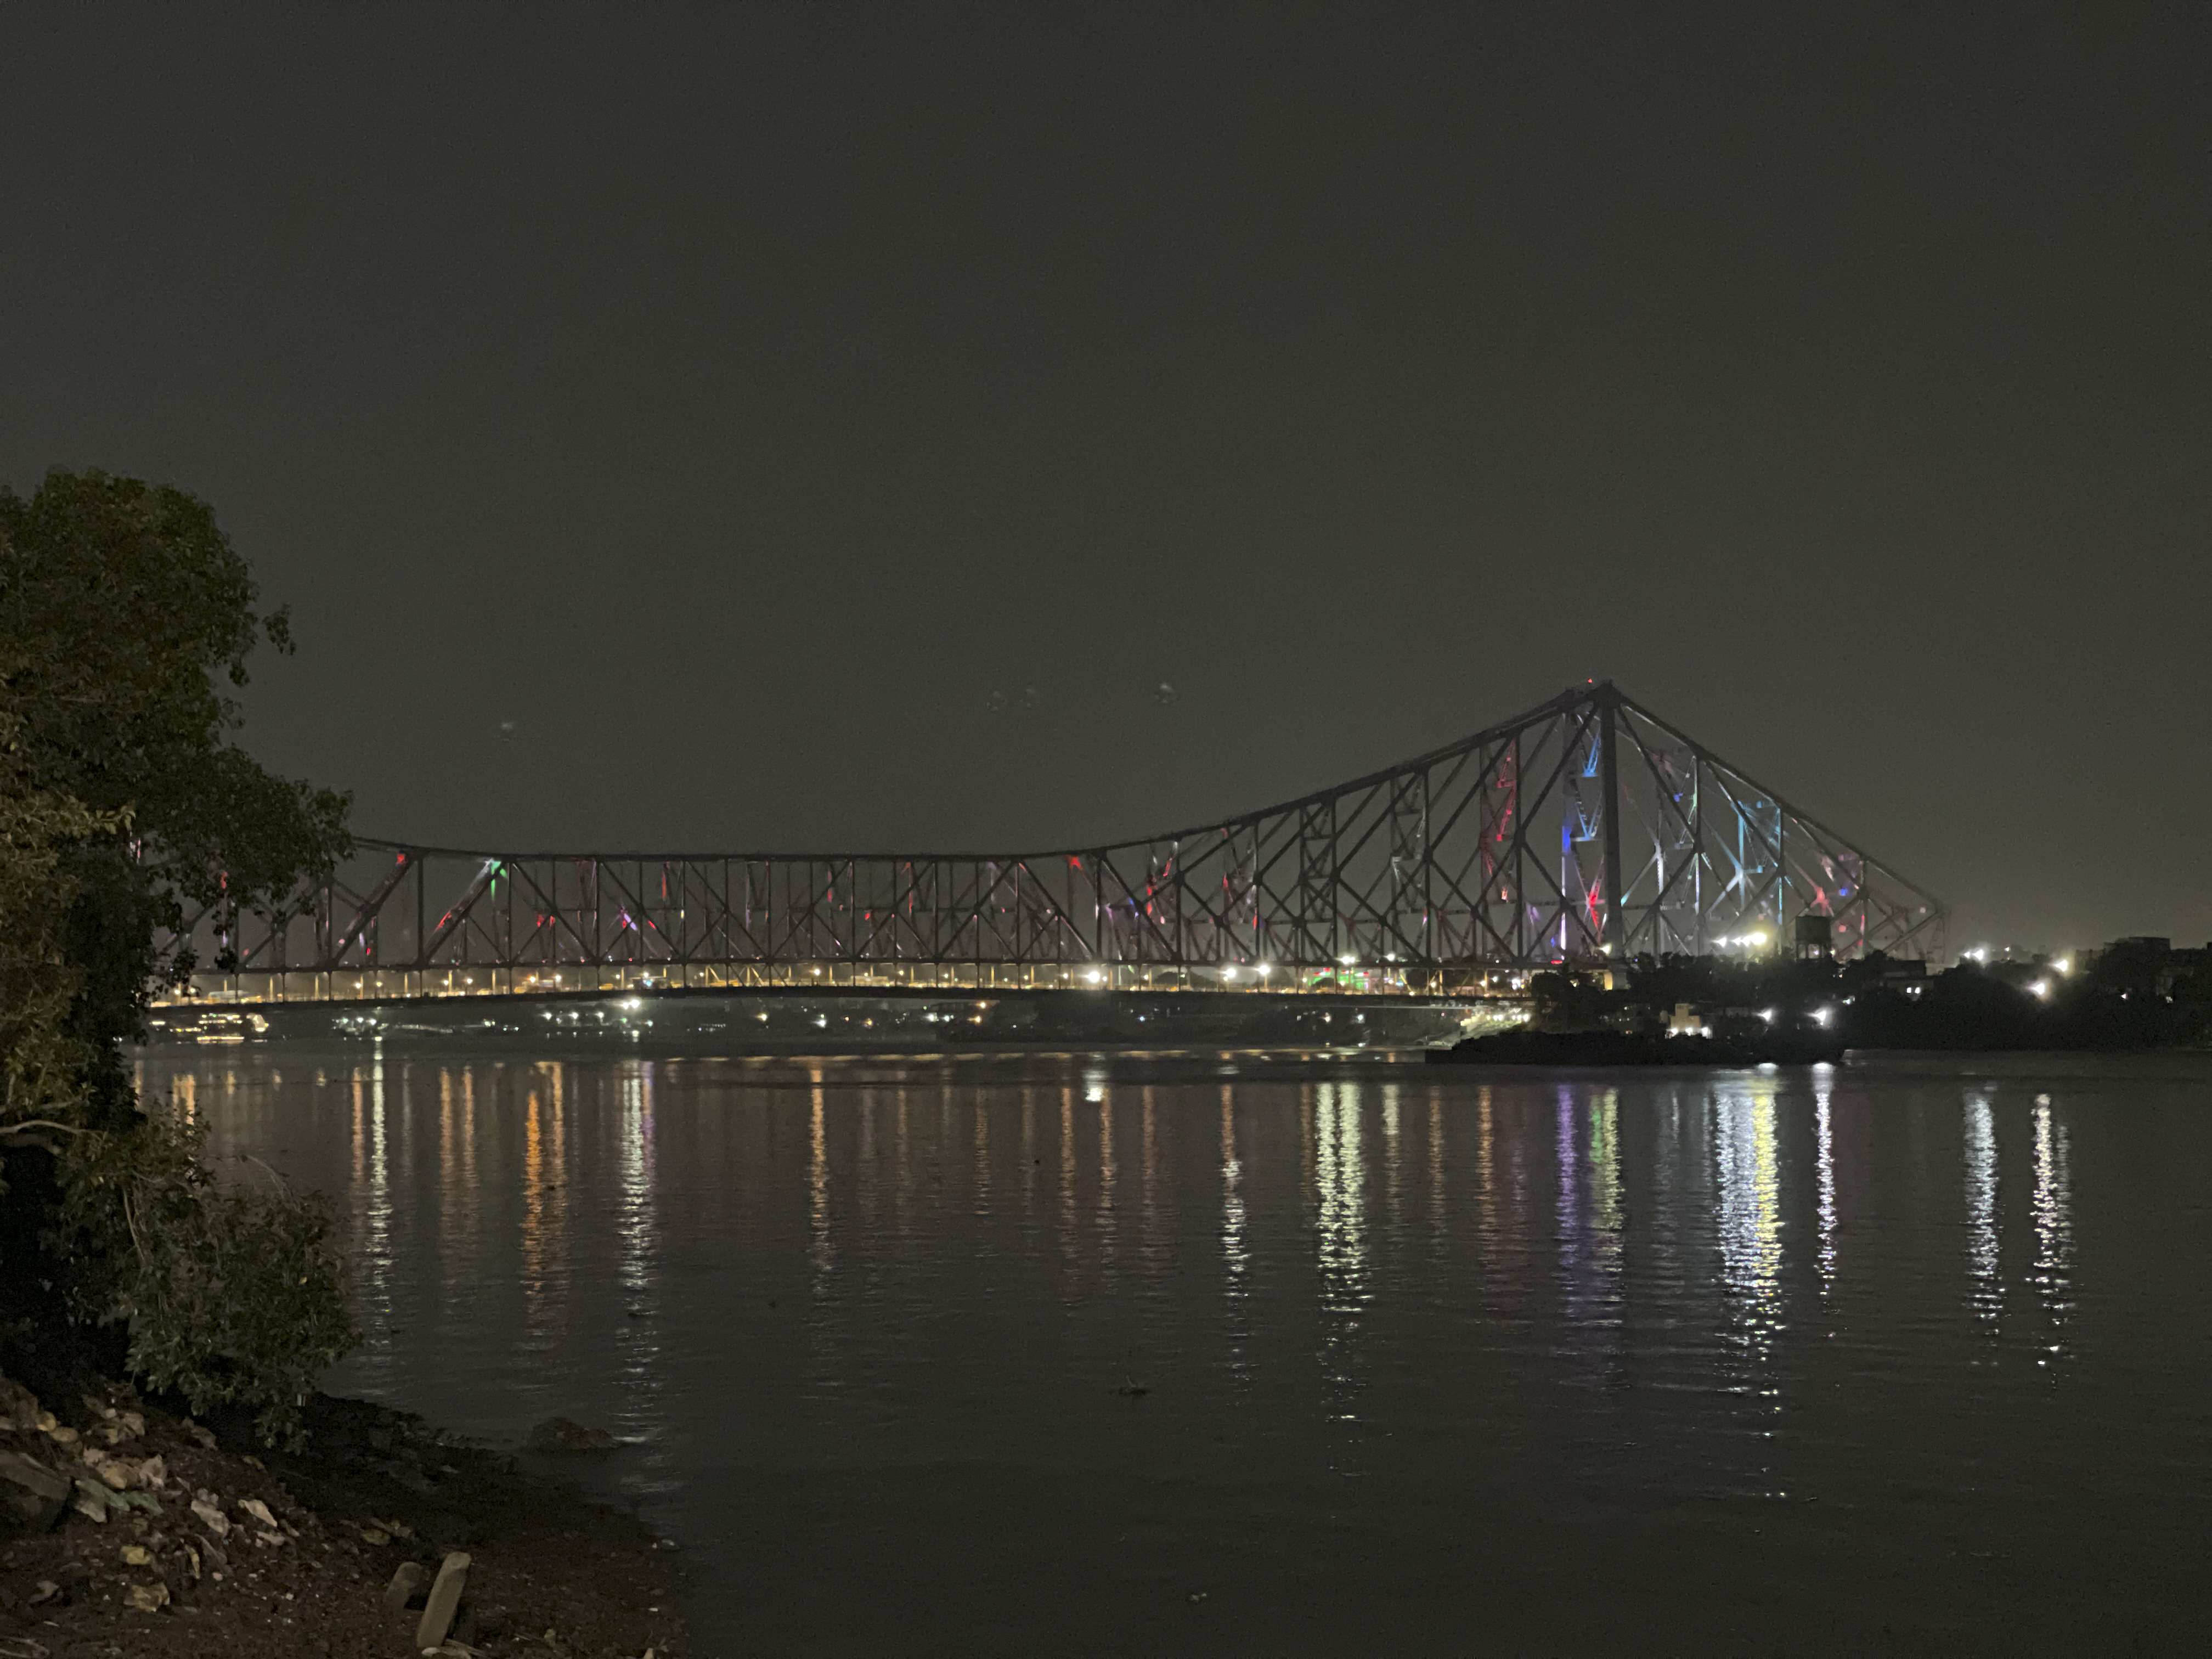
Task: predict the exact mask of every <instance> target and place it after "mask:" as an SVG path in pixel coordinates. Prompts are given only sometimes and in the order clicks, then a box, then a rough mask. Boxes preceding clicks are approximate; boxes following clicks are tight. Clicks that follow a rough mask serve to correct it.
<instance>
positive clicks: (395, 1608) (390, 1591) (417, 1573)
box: [384, 1561, 430, 1613]
mask: <svg viewBox="0 0 2212 1659" xmlns="http://www.w3.org/2000/svg"><path fill="white" fill-rule="evenodd" d="M429 1577H430V1570H429V1568H428V1567H426V1566H424V1565H422V1563H421V1562H420V1561H402V1562H401V1563H400V1564H399V1568H398V1571H396V1572H394V1573H393V1574H392V1582H391V1583H388V1584H386V1586H385V1587H384V1605H385V1606H386V1607H389V1608H390V1609H391V1610H392V1612H394V1613H404V1612H406V1611H407V1604H408V1602H410V1601H412V1600H414V1598H415V1592H416V1590H419V1589H422V1586H423V1584H424V1583H426V1582H428V1579H429Z"/></svg>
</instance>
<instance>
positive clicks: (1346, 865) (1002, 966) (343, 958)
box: [191, 682, 1944, 1001]
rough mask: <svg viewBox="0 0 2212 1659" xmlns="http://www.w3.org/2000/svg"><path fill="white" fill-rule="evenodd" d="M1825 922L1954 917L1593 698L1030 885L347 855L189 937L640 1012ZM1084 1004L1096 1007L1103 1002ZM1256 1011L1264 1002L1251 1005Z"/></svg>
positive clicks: (931, 863) (1029, 869) (861, 857)
mask: <svg viewBox="0 0 2212 1659" xmlns="http://www.w3.org/2000/svg"><path fill="white" fill-rule="evenodd" d="M1805 916H1815V917H1820V918H1823V919H1825V920H1826V923H1827V927H1828V937H1829V939H1830V941H1831V948H1832V951H1833V954H1834V955H1835V956H1836V957H1839V958H1849V957H1855V956H1858V955H1862V954H1864V953H1866V952H1868V951H1876V950H1879V951H1887V952H1888V953H1889V954H1891V955H1893V956H1908V957H1910V956H1925V955H1928V954H1930V953H1931V952H1933V951H1936V949H1937V948H1939V947H1940V944H1941V939H1942V927H1943V922H1944V909H1943V906H1942V903H1941V902H1939V901H1938V900H1937V899H1936V898H1935V897H1934V896H1932V895H1931V894H1929V892H1928V891H1927V890H1925V889H1924V888H1922V887H1920V886H1918V885H1917V884H1914V883H1912V882H1911V881H1910V880H1908V879H1906V878H1905V877H1903V876H1901V875H1899V873H1898V872H1896V871H1895V870H1894V869H1893V868H1892V867H1891V866H1888V865H1887V864H1884V863H1882V862H1881V860H1877V859H1876V858H1875V857H1874V856H1873V855H1872V854H1869V853H1868V852H1867V851H1865V850H1864V849H1863V848H1861V847H1860V846H1859V845H1858V844H1857V843H1856V842H1852V841H1850V840H1848V839H1847V838H1845V837H1844V836H1842V835H1840V834H1839V833H1838V832H1837V831H1835V830H1832V829H1829V828H1828V827H1827V826H1826V824H1824V823H1820V821H1818V820H1816V819H1814V818H1813V817H1809V816H1808V815H1807V814H1805V813H1804V812H1802V811H1800V810H1799V809H1798V808H1796V807H1795V806H1792V805H1790V804H1789V803H1788V802H1787V801H1785V800H1784V799H1783V798H1782V797H1781V796H1780V795H1778V794H1777V793H1775V792H1773V791H1772V790H1771V789H1769V788H1767V787H1765V785H1763V784H1761V783H1759V782H1757V781H1754V780H1753V779H1752V778H1750V777H1749V776H1748V775H1746V774H1745V773H1743V772H1742V771H1741V769H1737V768H1735V767H1733V766H1730V765H1729V763H1726V762H1725V761H1723V760H1722V759H1721V758H1720V757H1717V755H1715V754H1714V753H1713V752H1712V751H1711V750H1708V749H1706V748H1705V747H1704V746H1703V745H1702V744H1699V743H1698V742H1696V741H1695V740H1694V739H1692V738H1690V737H1688V736H1687V735H1686V734H1685V733H1684V732H1681V731H1680V730H1679V729H1678V728H1676V727H1674V726H1670V725H1668V723H1667V722H1666V721H1664V720H1661V719H1660V718H1659V717H1658V716H1657V715H1656V714H1652V713H1651V712H1650V710H1649V709H1647V708H1644V706H1643V705H1642V704H1640V703H1638V702H1633V701H1632V700H1631V699H1630V698H1628V697H1627V696H1624V695H1623V694H1622V693H1621V692H1620V691H1619V690H1616V689H1615V688H1614V687H1613V685H1612V684H1610V683H1609V682H1608V683H1604V684H1592V685H1586V686H1583V687H1580V688H1577V689H1576V690H1571V691H1568V692H1566V693H1564V694H1563V695H1561V696H1558V697H1555V698H1553V699H1552V700H1551V701H1550V702H1547V703H1544V704H1542V705H1541V706H1540V707H1538V708H1534V709H1531V710H1529V711H1528V712H1527V713H1525V714H1521V715H1518V716H1516V717H1515V718H1514V719H1513V720H1508V721H1505V722H1504V723H1503V724H1501V725H1498V726H1491V727H1488V728H1487V729H1486V730H1484V731H1481V732H1475V733H1474V734H1473V735H1472V736H1470V737H1467V738H1461V739H1460V740H1458V741H1457V742H1455V743H1452V744H1446V745H1444V746H1443V747H1442V748H1440V749H1436V750H1431V751H1429V752H1428V753H1426V754H1424V755H1419V756H1416V757H1414V758H1413V759H1411V760H1408V761H1406V762H1403V763H1400V764H1398V765H1396V766H1393V767H1389V768H1386V769H1383V770H1382V771H1379V772H1374V773H1370V774H1369V775H1366V776H1364V777H1360V778H1355V779H1353V780H1352V781H1350V782H1348V783H1343V784H1339V785H1336V786H1334V787H1332V788H1328V789H1325V790H1322V791H1320V792H1318V793H1315V794H1311V795H1308V796H1305V797H1303V798H1301V799H1297V800H1294V801H1288V802H1285V803H1283V804H1281V805H1276V806H1271V807H1267V808H1264V809H1262V810H1261V811H1255V812H1251V813H1247V814H1244V815H1243V816H1240V817H1234V818H1231V819H1227V820H1225V821H1224V822H1221V823H1212V824H1205V825H1201V826H1199V827H1197V828H1195V829H1181V830H1176V831H1173V832H1170V833H1168V834H1165V835H1160V836H1152V837H1149V838H1147V839H1145V840H1141V841H1133V842H1116V843H1113V844H1109V845H1103V846H1093V847H1084V848H1071V849H1065V850H1061V851H1057V852H1047V853H1031V854H1012V853H1007V854H1000V853H960V854H902V853H788V854H756V853H704V854H691V853H683V854H633V853H483V852H461V851H454V850H451V849H446V848H428V847H420V846H414V845H410V844H406V843H402V842H375V841H364V842H362V843H361V845H360V848H359V851H358V853H357V854H356V856H355V857H354V858H353V859H351V860H348V861H347V862H346V863H345V864H343V866H340V867H339V868H338V869H337V870H335V871H333V872H331V874H330V875H329V876H328V877H327V878H324V879H322V880H319V881H317V882H313V883H311V884H307V885H306V886H304V887H302V888H301V889H300V890H297V891H296V892H295V893H293V894H292V895H290V896H289V897H288V898H287V899H286V901H285V902H284V903H283V904H282V905H281V906H277V907H275V908H272V909H270V910H268V911H240V909H238V908H236V907H234V906H228V905H217V906H215V907H212V908H210V909H208V910H206V911H204V912H203V913H202V914H200V915H198V916H197V917H195V918H194V919H193V921H192V922H191V944H192V948H193V951H194V955H195V957H196V958H197V960H198V961H200V962H202V963H209V964H210V967H211V969H212V971H211V972H210V974H208V975H204V976H202V977H200V978H198V979H197V980H196V981H195V989H196V993H197V994H199V995H201V996H204V997H207V998H210V999H216V1000H256V1001H258V1000H271V1001H275V1000H283V1001H294V1000H302V1001H338V1000H368V999H372V998H374V999H377V1000H386V999H391V998H393V997H398V998H401V999H405V1000H414V999H420V998H446V997H465V996H495V995H514V994H528V993H532V992H544V991H555V992H565V991H570V990H576V991H584V990H590V991H607V990H629V989H661V988H669V989H679V990H690V989H722V990H726V989H739V988H744V989H753V988H762V989H765V988H776V987H781V988H795V987H810V986H818V987H822V988H829V987H836V988H839V989H846V988H864V989H867V990H871V991H874V990H883V989H890V988H899V987H904V988H908V989H930V990H944V989H954V988H964V989H975V990H1005V991H1012V990H1041V989H1050V988H1058V987H1075V986H1077V985H1079V984H1081V985H1095V986H1096V987H1098V988H1103V989H1110V990H1135V989H1155V990H1167V989H1174V990H1182V991H1188V992H1191V993H1193V994H1200V993H1203V994H1211V995H1223V994H1230V995H1233V994H1251V993H1253V992H1256V991H1259V990H1261V989H1263V988H1264V989H1266V990H1268V991H1274V992H1295V991H1300V990H1322V989H1327V990H1349V991H1353V992H1356V993H1358V994H1370V995H1393V996H1402V995H1407V994H1419V992H1420V991H1421V989H1423V988H1424V987H1440V986H1442V985H1443V984H1445V983H1447V982H1449V983H1458V982H1460V981H1463V980H1465V979H1467V978H1469V977H1480V975H1484V974H1490V975H1508V976H1525V975H1528V974H1530V973H1534V972H1537V971H1541V969H1546V968H1549V967H1553V966H1555V965H1564V966H1586V967H1598V966H1602V965H1605V964H1606V963H1608V962H1610V963H1613V964H1619V963H1622V962H1624V961H1626V959H1628V958H1629V957H1634V956H1637V955H1639V954H1644V953H1650V954H1652V955H1667V954H1672V953H1687V954H1693V955H1702V954H1705V953H1706V952H1708V951H1712V950H1714V949H1716V948H1717V946H1718V945H1719V944H1720V942H1721V941H1723V940H1724V939H1732V938H1740V937H1741V936H1743V935H1744V934H1746V933H1751V932H1753V931H1770V932H1771V935H1772V937H1774V938H1777V939H1790V938H1793V937H1795V936H1796V935H1795V932H1794V929H1795V927H1796V922H1797V921H1798V919H1799V918H1800V917H1805ZM1094 974H1095V975H1098V978H1097V980H1096V981H1092V980H1091V977H1090V976H1091V975H1094ZM1253 981H1260V983H1258V984H1255V983H1253Z"/></svg>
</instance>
